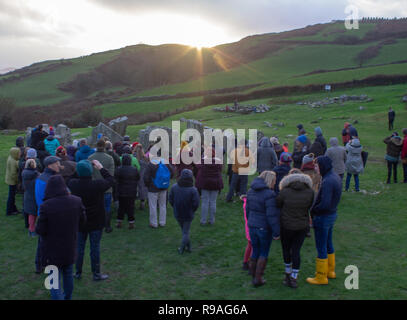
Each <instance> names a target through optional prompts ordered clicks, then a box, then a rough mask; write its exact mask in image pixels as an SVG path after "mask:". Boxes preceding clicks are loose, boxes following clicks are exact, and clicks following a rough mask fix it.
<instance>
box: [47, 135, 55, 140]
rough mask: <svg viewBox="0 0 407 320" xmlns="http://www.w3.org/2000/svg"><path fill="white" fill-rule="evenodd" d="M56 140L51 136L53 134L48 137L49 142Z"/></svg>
mask: <svg viewBox="0 0 407 320" xmlns="http://www.w3.org/2000/svg"><path fill="white" fill-rule="evenodd" d="M54 139H55V138H54V136H53V135H51V134H50V135H49V136H48V137H47V140H48V141H52V140H54Z"/></svg>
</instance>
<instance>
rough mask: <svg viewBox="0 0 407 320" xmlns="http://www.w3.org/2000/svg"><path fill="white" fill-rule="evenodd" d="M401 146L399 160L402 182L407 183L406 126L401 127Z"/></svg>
mask: <svg viewBox="0 0 407 320" xmlns="http://www.w3.org/2000/svg"><path fill="white" fill-rule="evenodd" d="M403 135H404V139H403V148H402V150H401V161H402V162H403V173H404V181H403V182H404V183H407V128H405V129H403Z"/></svg>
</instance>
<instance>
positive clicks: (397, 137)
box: [390, 136, 403, 147]
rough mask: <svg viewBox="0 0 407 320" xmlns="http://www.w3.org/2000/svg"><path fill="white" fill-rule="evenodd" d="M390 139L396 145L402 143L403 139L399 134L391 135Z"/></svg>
mask: <svg viewBox="0 0 407 320" xmlns="http://www.w3.org/2000/svg"><path fill="white" fill-rule="evenodd" d="M390 141H391V142H392V143H393V144H395V145H396V146H398V147H400V146H402V145H403V139H402V138H401V137H399V136H395V137H392V138H391V139H390Z"/></svg>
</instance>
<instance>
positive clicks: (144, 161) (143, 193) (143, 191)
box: [135, 143, 149, 210]
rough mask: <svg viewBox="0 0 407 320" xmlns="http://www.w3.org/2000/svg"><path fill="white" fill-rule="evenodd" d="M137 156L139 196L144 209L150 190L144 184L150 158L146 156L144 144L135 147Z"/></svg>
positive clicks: (141, 208)
mask: <svg viewBox="0 0 407 320" xmlns="http://www.w3.org/2000/svg"><path fill="white" fill-rule="evenodd" d="M135 156H136V158H137V160H138V162H139V164H140V180H139V182H138V188H137V191H138V198H139V200H140V210H144V207H145V202H146V199H147V194H148V190H147V187H146V185H145V184H144V178H143V177H144V173H145V172H146V169H147V166H148V162H149V159H148V158H147V157H146V155H145V154H144V151H143V146H142V145H141V144H140V143H139V144H138V145H136V147H135Z"/></svg>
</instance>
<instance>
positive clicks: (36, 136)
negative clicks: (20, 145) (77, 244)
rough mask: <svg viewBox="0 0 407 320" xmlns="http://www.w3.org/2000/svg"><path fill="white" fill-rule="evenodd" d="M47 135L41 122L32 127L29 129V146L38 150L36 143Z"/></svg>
mask: <svg viewBox="0 0 407 320" xmlns="http://www.w3.org/2000/svg"><path fill="white" fill-rule="evenodd" d="M47 136H48V133H47V132H46V131H44V130H43V126H42V124H39V125H38V126H37V128H34V129H33V130H32V131H31V144H30V147H31V148H34V149H37V151H38V144H39V143H40V142H43V141H44V139H45V138H46V137H47Z"/></svg>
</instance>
